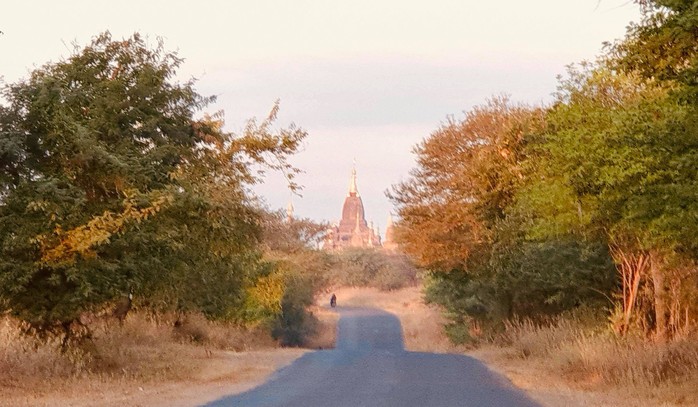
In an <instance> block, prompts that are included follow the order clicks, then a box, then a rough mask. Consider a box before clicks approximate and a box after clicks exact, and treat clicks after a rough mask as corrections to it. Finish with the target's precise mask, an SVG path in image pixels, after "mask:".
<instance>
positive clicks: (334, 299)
mask: <svg viewBox="0 0 698 407" xmlns="http://www.w3.org/2000/svg"><path fill="white" fill-rule="evenodd" d="M336 306H337V296H336V295H334V293H332V297H330V307H332V308H334V307H336Z"/></svg>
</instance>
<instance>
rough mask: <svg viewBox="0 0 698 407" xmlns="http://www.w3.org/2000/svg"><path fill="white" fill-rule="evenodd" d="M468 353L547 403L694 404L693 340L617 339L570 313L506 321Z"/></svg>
mask: <svg viewBox="0 0 698 407" xmlns="http://www.w3.org/2000/svg"><path fill="white" fill-rule="evenodd" d="M471 354H472V355H473V356H475V357H477V358H479V359H481V360H483V361H485V362H487V363H488V364H489V365H490V366H491V367H493V368H495V369H496V370H498V371H500V372H501V373H503V374H505V375H506V376H507V377H509V379H510V380H511V381H512V382H513V383H514V384H515V385H517V386H518V387H520V388H523V389H525V390H527V391H529V392H530V393H531V394H532V395H533V396H534V397H535V398H536V399H538V400H539V401H542V402H544V404H545V405H549V406H572V407H574V406H580V407H581V406H599V407H601V406H617V407H626V406H627V407H631V406H633V407H634V406H647V407H650V406H667V407H668V406H698V341H696V340H695V339H692V340H689V339H683V340H681V339H680V340H675V341H673V342H670V343H666V344H660V343H653V342H649V341H647V340H646V339H644V338H626V339H623V340H619V339H617V338H615V337H614V336H613V335H612V334H611V333H610V332H608V331H604V330H601V331H598V330H597V331H596V332H594V330H593V329H590V328H589V327H585V324H584V323H582V322H581V321H579V320H575V319H572V320H570V319H560V320H557V321H554V322H553V323H552V324H551V325H549V326H544V327H541V326H536V325H534V324H532V323H530V322H518V323H513V324H509V326H508V327H507V330H506V332H505V333H504V334H503V335H502V336H501V337H500V338H497V339H496V340H494V341H493V342H492V343H490V344H486V345H483V346H481V347H480V348H479V349H477V350H475V351H472V352H471Z"/></svg>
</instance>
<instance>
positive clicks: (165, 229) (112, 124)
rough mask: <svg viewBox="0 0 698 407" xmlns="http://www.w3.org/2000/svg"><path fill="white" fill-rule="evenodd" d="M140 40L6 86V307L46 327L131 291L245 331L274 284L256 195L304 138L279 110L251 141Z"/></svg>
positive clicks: (1, 126) (1, 274) (0, 131)
mask: <svg viewBox="0 0 698 407" xmlns="http://www.w3.org/2000/svg"><path fill="white" fill-rule="evenodd" d="M181 63H182V59H181V58H180V57H178V56H177V55H176V54H175V53H171V52H167V51H165V49H164V47H163V44H162V43H161V42H158V44H157V45H156V46H155V47H149V45H148V43H147V42H146V41H145V40H144V39H143V38H142V37H141V36H140V35H138V34H134V35H133V36H132V37H130V38H127V39H123V40H116V39H113V38H112V37H111V35H110V34H109V33H103V34H101V35H99V36H97V37H96V38H95V39H94V40H93V41H92V43H91V44H89V45H88V46H86V47H85V48H84V49H76V50H75V52H74V53H73V54H72V55H71V56H70V57H69V58H67V59H65V60H62V61H59V62H56V63H49V64H46V65H44V66H42V67H41V68H38V69H36V70H34V71H33V72H32V73H31V75H30V77H29V78H28V79H26V80H22V81H19V82H17V83H14V84H10V85H7V86H5V87H4V88H3V96H4V98H5V99H6V100H7V104H6V105H5V106H2V108H1V110H0V168H1V169H2V170H1V171H0V252H1V254H0V306H1V307H2V309H3V310H4V311H9V312H11V313H12V314H13V315H16V316H18V317H19V318H21V319H23V320H24V321H27V322H29V323H30V324H31V326H32V327H33V328H35V329H37V330H39V331H41V330H44V331H52V330H56V329H64V328H66V327H67V326H68V324H69V323H70V322H71V321H75V320H76V319H77V318H78V316H79V314H80V313H81V312H84V311H89V310H94V309H97V308H99V307H102V306H104V305H105V304H108V303H109V302H111V301H115V300H117V299H118V298H119V297H122V296H125V295H127V294H128V293H133V294H134V295H135V297H136V298H137V299H138V301H137V303H138V304H140V306H143V307H149V308H151V309H154V310H157V309H160V310H178V311H186V310H196V311H202V312H204V313H205V314H206V315H208V316H209V317H215V318H227V319H234V318H237V317H238V316H239V314H240V313H241V312H242V311H241V305H242V304H244V301H245V295H246V292H247V291H246V289H247V287H249V286H251V285H254V284H255V281H256V280H257V279H258V278H261V277H263V276H264V275H265V273H268V272H269V271H268V267H266V266H265V261H264V260H263V259H262V253H261V250H260V249H259V241H260V239H261V220H260V219H261V217H262V213H263V211H262V210H261V209H260V208H261V206H260V205H259V204H258V202H257V200H256V198H255V197H254V196H253V195H252V194H251V192H250V191H249V185H251V184H253V183H255V182H258V181H259V179H260V178H259V175H258V173H257V168H259V166H266V167H269V168H272V169H274V170H280V171H284V172H285V173H286V174H288V175H289V177H291V179H292V177H293V175H294V174H295V172H296V170H295V169H294V168H293V167H292V166H290V165H289V164H288V162H287V157H288V156H289V155H290V154H293V153H294V152H295V151H296V149H297V148H298V146H299V145H300V143H301V141H302V139H303V138H304V136H305V132H304V131H303V130H301V129H298V128H296V127H295V126H290V127H288V128H285V129H278V130H276V129H274V128H273V123H274V120H275V118H276V113H277V111H278V104H277V105H276V106H274V108H273V109H272V111H271V113H270V115H269V116H268V117H267V118H266V119H264V120H263V121H261V122H257V121H256V120H250V121H249V123H248V125H247V126H246V128H245V129H244V131H243V133H242V134H239V135H236V134H232V133H228V132H225V131H224V130H223V121H222V115H221V114H214V115H212V116H209V115H206V114H202V109H204V108H205V107H206V106H207V105H208V104H209V103H210V102H212V101H213V98H212V97H205V96H202V95H200V94H198V93H197V92H196V90H195V89H194V84H195V83H194V81H193V80H189V81H187V82H179V81H177V79H176V72H177V69H178V67H179V66H180V64H181Z"/></svg>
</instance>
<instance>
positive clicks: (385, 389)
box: [208, 308, 539, 407]
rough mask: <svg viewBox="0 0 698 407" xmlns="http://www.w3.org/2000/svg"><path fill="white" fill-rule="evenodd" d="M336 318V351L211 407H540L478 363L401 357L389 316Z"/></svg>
mask: <svg viewBox="0 0 698 407" xmlns="http://www.w3.org/2000/svg"><path fill="white" fill-rule="evenodd" d="M339 312H340V320H339V328H338V340H337V347H336V349H334V350H322V351H317V352H311V353H308V354H306V355H304V356H302V357H301V358H300V359H298V360H297V361H296V362H294V363H293V364H291V365H290V366H288V367H286V368H283V369H281V370H279V371H278V372H277V373H275V374H274V376H272V378H271V379H270V380H269V381H268V382H267V383H265V384H263V385H261V386H259V387H257V388H255V389H252V390H250V391H248V392H246V393H242V394H238V395H235V396H230V397H226V398H223V399H220V400H217V401H214V402H212V403H210V404H208V406H216V407H220V406H234V407H276V406H279V407H280V406H284V407H314V406H318V407H319V406H323V407H362V406H364V407H369V406H376V407H386V406H395V407H439V406H463V407H470V406H472V407H476V406H483V407H489V406H492V407H509V406H521V407H533V406H539V405H538V404H536V403H535V402H533V401H532V400H530V399H529V398H527V397H526V395H525V394H524V393H523V392H522V391H520V390H518V389H516V388H515V387H514V386H512V385H511V384H510V383H509V382H508V381H507V380H506V379H505V378H503V377H501V376H499V375H496V374H495V373H493V372H491V371H489V370H488V369H487V367H485V366H484V365H483V364H482V363H480V362H479V361H477V360H476V359H473V358H470V357H467V356H462V355H455V354H434V353H423V352H407V351H405V350H404V348H403V343H402V332H401V328H400V321H399V320H398V319H397V318H396V317H395V316H393V315H391V314H388V313H386V312H383V311H379V310H375V309H366V308H339Z"/></svg>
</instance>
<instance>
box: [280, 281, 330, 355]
mask: <svg viewBox="0 0 698 407" xmlns="http://www.w3.org/2000/svg"><path fill="white" fill-rule="evenodd" d="M313 297H314V292H313V285H312V284H311V282H310V281H308V280H307V278H303V277H299V276H292V277H289V278H288V281H287V283H286V291H285V292H284V297H283V299H282V300H281V313H280V314H279V316H278V318H277V319H276V320H275V321H274V324H273V327H272V331H271V334H272V337H273V338H274V339H276V340H278V341H279V342H280V343H281V345H283V346H303V345H304V344H305V343H306V341H307V340H308V339H309V338H310V337H311V336H313V335H315V334H316V332H317V329H318V324H319V321H318V319H317V318H316V317H315V316H314V315H313V314H312V313H310V312H309V311H308V307H309V306H310V305H311V304H312V303H313Z"/></svg>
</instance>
